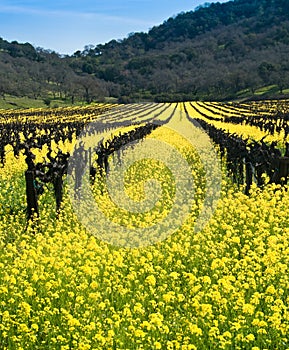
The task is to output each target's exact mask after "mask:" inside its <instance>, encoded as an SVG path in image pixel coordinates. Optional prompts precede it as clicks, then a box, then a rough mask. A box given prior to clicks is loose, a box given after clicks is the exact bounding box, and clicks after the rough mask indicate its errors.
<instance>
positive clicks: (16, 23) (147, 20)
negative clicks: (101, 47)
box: [0, 0, 226, 54]
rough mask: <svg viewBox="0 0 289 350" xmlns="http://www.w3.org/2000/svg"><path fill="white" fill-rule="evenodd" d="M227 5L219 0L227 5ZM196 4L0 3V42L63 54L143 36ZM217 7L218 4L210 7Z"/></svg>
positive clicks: (103, 0) (181, 0)
mask: <svg viewBox="0 0 289 350" xmlns="http://www.w3.org/2000/svg"><path fill="white" fill-rule="evenodd" d="M225 1H226V0H219V2H225ZM205 2H206V1H200V0H124V1H121V0H0V37H2V38H3V39H5V40H8V41H12V40H17V41H18V42H21V43H24V42H29V43H31V44H32V45H34V46H35V47H38V46H39V47H42V48H45V49H51V50H54V51H56V52H58V53H61V54H72V53H74V52H75V51H77V50H83V48H84V46H85V45H89V44H92V45H96V44H100V43H105V42H108V41H109V40H111V39H123V38H125V37H126V36H127V35H128V34H129V33H131V32H140V31H143V32H147V31H148V30H149V29H150V28H152V27H153V26H154V25H158V24H161V23H162V22H163V21H164V20H166V19H168V18H169V17H172V16H173V15H176V14H178V13H180V12H182V11H184V12H185V11H191V10H194V9H195V8H196V6H198V5H201V4H204V3H205ZM210 2H216V1H210Z"/></svg>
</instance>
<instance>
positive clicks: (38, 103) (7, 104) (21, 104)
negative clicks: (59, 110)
mask: <svg viewBox="0 0 289 350" xmlns="http://www.w3.org/2000/svg"><path fill="white" fill-rule="evenodd" d="M75 104H77V105H79V104H81V103H79V101H75ZM68 106H72V104H71V102H70V100H63V99H51V102H50V106H49V107H48V106H47V105H46V104H45V103H44V100H43V99H41V98H39V99H34V98H29V97H17V96H11V95H5V98H3V97H2V98H0V109H23V108H55V107H68Z"/></svg>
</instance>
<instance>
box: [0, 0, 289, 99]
mask: <svg viewBox="0 0 289 350" xmlns="http://www.w3.org/2000/svg"><path fill="white" fill-rule="evenodd" d="M288 18H289V7H288V2H287V0H235V1H229V2H227V3H223V4H220V3H214V4H211V5H208V4H207V5H205V6H202V7H199V8H198V9H196V10H195V11H191V12H186V13H181V14H179V15H177V16H176V17H175V18H169V19H168V20H166V21H165V22H164V23H163V24H162V25H160V26H156V27H153V28H152V29H151V30H150V31H149V32H148V33H134V34H131V35H129V36H128V37H127V38H125V39H123V40H118V41H116V40H112V41H110V42H108V43H106V44H101V45H95V46H94V45H88V46H87V47H85V50H83V51H77V52H75V53H74V54H73V55H72V56H65V57H62V56H60V55H58V54H57V53H55V52H51V51H49V50H44V49H39V48H38V49H35V48H33V47H32V46H31V45H30V44H28V43H26V44H19V43H17V42H12V43H8V42H7V41H5V40H3V39H2V40H0V74H1V80H0V94H2V96H3V95H4V96H5V94H7V93H8V94H12V95H16V94H18V95H20V96H30V97H34V98H46V99H47V98H52V97H53V95H54V97H56V96H58V97H61V98H69V99H71V101H72V102H74V100H75V99H78V100H79V99H84V100H86V101H87V102H89V101H91V100H102V99H104V98H105V97H114V98H118V99H120V100H121V101H133V100H145V99H147V100H156V101H160V100H195V99H214V100H225V99H235V98H242V97H244V98H250V97H252V98H257V97H258V96H259V95H258V94H263V95H265V96H268V97H272V96H274V97H281V96H283V94H284V93H286V92H287V90H286V88H288V87H289V19H288ZM265 92H267V95H266V94H264V93H265Z"/></svg>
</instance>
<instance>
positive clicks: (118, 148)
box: [0, 101, 289, 350]
mask: <svg viewBox="0 0 289 350" xmlns="http://www.w3.org/2000/svg"><path fill="white" fill-rule="evenodd" d="M288 137H289V104H288V101H262V102H246V103H232V102H230V103H217V102H185V103H171V104H168V103H163V104H158V103H136V104H128V105H114V104H96V105H91V106H88V107H70V108H57V109H31V110H19V111H15V110H13V111H4V110H3V111H0V267H1V269H0V282H1V283H0V348H1V349H7V350H8V349H9V350H10V349H11V350H12V349H13V350H14V349H19V350H21V349H23V350H26V349H28V350H29V349H31V350H35V349H60V350H70V349H79V350H92V349H95V350H103V349H104V350H109V349H119V350H120V349H122V350H126V349H130V350H131V349H147V350H151V349H165V350H167V349H171V350H173V349H181V350H189V349H191V350H196V349H203V350H207V349H226V350H229V349H230V350H233V349H234V350H235V349H240V350H242V349H250V350H260V349H262V350H265V349H281V350H283V349H284V350H285V349H289V338H288V334H289V308H288V303H289V294H288V285H289V278H288V265H289V259H288V256H289V254H288V253H289V209H288V208H289V196H288V184H287V182H288V174H289V139H288ZM89 142H92V143H91V144H90V143H89ZM161 144H162V145H164V147H162V146H161ZM149 152H150V153H149ZM129 156H131V157H132V158H131V159H134V160H135V161H134V162H128V163H126V160H127V158H128V157H129ZM142 157H143V158H144V159H143V160H142V159H141V158H142ZM126 164H128V165H127V168H126V170H127V172H126V173H125V174H123V177H124V180H123V182H122V181H121V179H120V178H119V177H118V176H116V177H115V178H113V176H114V174H115V171H116V172H117V171H119V170H118V169H120V167H121V166H125V165H126ZM219 170H220V173H219V172H218V171H219ZM86 175H87V188H88V189H89V194H90V195H91V198H92V199H93V201H95V203H96V206H97V208H98V209H100V211H101V212H102V213H103V216H96V213H98V211H97V210H96V209H95V207H94V204H93V203H91V202H90V201H89V200H87V199H86V197H85V195H86V192H85V191H84V190H83V188H84V184H83V179H84V177H85V176H86ZM117 175H118V174H117ZM188 177H191V179H188ZM111 178H113V179H112V180H111ZM178 180H179V182H178ZM70 181H72V187H70V184H69V182H70ZM113 181H114V182H113ZM108 186H111V188H112V189H113V190H114V192H113V191H110V190H108V189H107V188H108ZM71 188H72V193H71V192H70V191H71ZM149 197H152V198H153V199H152V200H149V199H150V198H149ZM89 198H90V197H89ZM208 199H209V200H208ZM185 200H188V203H189V210H188V205H187V204H186V203H185ZM136 203H137V204H139V206H138V207H136V206H135V204H136ZM126 204H128V205H127V206H126ZM78 209H79V210H78ZM78 212H81V215H80V216H79V215H78ZM199 218H202V220H203V221H202V225H200V226H199V228H198V229H196V223H198V222H199ZM84 219H85V220H86V221H85V220H84ZM87 222H89V225H86V224H87ZM107 222H109V225H107ZM128 243H129V244H128Z"/></svg>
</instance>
